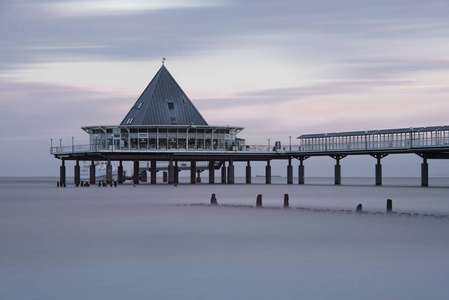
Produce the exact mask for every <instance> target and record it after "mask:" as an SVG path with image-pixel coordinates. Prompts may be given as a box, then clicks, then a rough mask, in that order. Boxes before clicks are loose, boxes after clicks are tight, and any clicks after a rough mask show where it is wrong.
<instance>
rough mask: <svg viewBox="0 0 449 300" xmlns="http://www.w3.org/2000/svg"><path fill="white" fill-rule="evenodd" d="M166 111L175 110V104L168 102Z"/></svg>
mask: <svg viewBox="0 0 449 300" xmlns="http://www.w3.org/2000/svg"><path fill="white" fill-rule="evenodd" d="M168 109H170V110H173V109H175V104H174V103H173V102H168Z"/></svg>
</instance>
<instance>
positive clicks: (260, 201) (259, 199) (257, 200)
mask: <svg viewBox="0 0 449 300" xmlns="http://www.w3.org/2000/svg"><path fill="white" fill-rule="evenodd" d="M256 207H262V195H261V194H259V195H257V199H256Z"/></svg>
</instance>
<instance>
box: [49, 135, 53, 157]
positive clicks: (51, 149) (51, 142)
mask: <svg viewBox="0 0 449 300" xmlns="http://www.w3.org/2000/svg"><path fill="white" fill-rule="evenodd" d="M50 153H51V154H53V138H51V139H50Z"/></svg>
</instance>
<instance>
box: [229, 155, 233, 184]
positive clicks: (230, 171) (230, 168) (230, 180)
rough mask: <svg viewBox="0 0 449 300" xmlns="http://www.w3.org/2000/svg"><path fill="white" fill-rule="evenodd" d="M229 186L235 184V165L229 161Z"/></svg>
mask: <svg viewBox="0 0 449 300" xmlns="http://www.w3.org/2000/svg"><path fill="white" fill-rule="evenodd" d="M228 184H234V163H233V162H232V160H231V161H229V167H228Z"/></svg>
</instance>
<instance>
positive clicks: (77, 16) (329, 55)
mask: <svg viewBox="0 0 449 300" xmlns="http://www.w3.org/2000/svg"><path fill="white" fill-rule="evenodd" d="M448 13H449V1H447V0H428V1H417V0H393V1H391V0H389V1H385V0H379V1H364V0H343V1H331V0H314V1H311V0H310V1H309V0H307V1H302V0H301V1H299V0H295V1H293V0H258V1H250V0H239V1H236V0H168V1H167V0H164V1H161V0H154V1H143V0H141V1H138V0H135V1H113V0H112V1H102V0H93V1H82V0H81V1H80V0H77V1H54V0H53V1H52V0H28V1H27V0H2V1H1V2H0V36H1V37H2V38H1V39H0V49H1V51H0V101H1V107H2V109H1V110H0V127H1V131H0V138H1V141H2V142H1V145H0V165H1V168H0V176H52V175H57V174H58V172H59V168H58V166H59V165H60V163H59V161H58V160H56V159H54V158H53V157H52V156H51V155H49V149H48V148H49V146H50V139H51V138H53V139H54V143H56V144H57V143H59V139H62V144H63V145H69V144H70V143H71V137H72V136H73V137H74V140H75V143H76V144H85V143H87V137H88V135H87V134H86V133H85V132H84V131H82V130H81V127H82V126H90V125H115V124H119V123H120V122H121V120H122V119H123V117H124V116H125V115H126V113H127V112H128V111H129V109H130V108H131V106H132V105H133V104H134V103H135V101H136V100H137V98H138V97H139V95H140V94H141V93H142V91H143V90H144V88H145V87H146V86H147V84H148V83H149V82H150V80H151V79H152V78H153V76H154V75H155V74H156V72H157V70H158V69H159V68H160V65H161V59H162V57H166V58H167V61H166V66H167V68H168V70H169V71H170V73H171V74H172V75H173V76H174V78H175V79H176V80H177V82H178V83H179V84H180V86H181V87H182V88H183V90H184V92H186V94H187V95H188V96H189V98H190V99H191V100H192V101H193V103H194V104H195V106H196V107H197V108H198V110H199V111H200V112H201V114H202V115H203V116H204V118H205V119H206V121H207V122H208V123H209V124H211V125H232V126H242V127H245V130H244V131H243V132H242V133H241V134H240V137H241V138H245V139H246V143H247V144H248V145H255V144H256V145H257V144H263V145H265V144H266V143H267V140H268V139H271V141H276V140H279V141H281V142H282V143H284V144H286V143H288V140H289V136H292V137H293V140H294V141H293V143H298V142H297V141H296V140H295V138H296V137H297V136H299V135H301V134H306V133H323V132H341V131H354V130H371V129H385V128H409V127H418V126H431V125H448V124H449V121H448V120H447V119H448V117H447V112H448V111H449V101H448V97H447V95H448V91H449V84H448V82H449V54H448V53H449V39H448V38H447V37H448V36H449V26H448V25H449V18H448V15H449V14H448ZM387 159H388V163H387V161H386V163H385V168H386V170H387V172H386V175H392V176H419V174H420V173H419V170H420V163H421V159H420V158H419V157H417V156H416V157H411V156H410V157H398V156H395V158H394V159H393V158H390V157H388V158H387ZM312 160H313V162H312ZM346 160H347V161H348V163H347V167H346V168H345V163H344V161H342V165H343V170H342V172H343V173H342V174H343V176H345V174H346V175H347V176H373V175H374V171H373V170H374V164H375V160H374V159H372V158H370V157H364V158H351V159H349V158H347V159H346ZM309 161H310V163H309ZM309 161H307V162H308V163H309V165H310V168H308V169H307V171H306V172H308V173H306V176H307V174H310V175H323V176H326V175H329V176H332V175H333V170H332V169H331V168H332V166H333V164H334V161H333V159H331V158H311V159H309ZM362 161H363V164H364V166H366V167H363V168H357V166H359V165H360V163H361V162H362ZM387 164H388V165H389V166H387ZM448 166H449V165H448V164H447V163H446V162H445V161H432V162H431V164H430V171H429V172H430V175H431V176H432V175H435V176H448V177H449V171H446V169H447V167H448ZM282 172H284V171H282ZM323 172H324V173H323ZM384 174H385V173H384ZM69 175H70V174H69Z"/></svg>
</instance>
